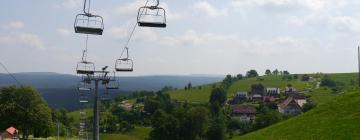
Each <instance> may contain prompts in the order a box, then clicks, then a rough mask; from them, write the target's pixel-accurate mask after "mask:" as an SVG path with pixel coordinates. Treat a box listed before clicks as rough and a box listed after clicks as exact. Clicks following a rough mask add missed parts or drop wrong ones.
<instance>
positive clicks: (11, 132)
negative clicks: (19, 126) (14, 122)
mask: <svg viewBox="0 0 360 140" xmlns="http://www.w3.org/2000/svg"><path fill="white" fill-rule="evenodd" d="M6 132H8V133H9V134H11V135H14V134H15V133H16V129H15V128H14V127H9V128H8V129H6Z"/></svg>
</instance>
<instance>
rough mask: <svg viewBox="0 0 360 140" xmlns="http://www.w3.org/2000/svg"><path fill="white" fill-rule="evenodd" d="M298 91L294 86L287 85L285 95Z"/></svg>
mask: <svg viewBox="0 0 360 140" xmlns="http://www.w3.org/2000/svg"><path fill="white" fill-rule="evenodd" d="M293 93H296V89H295V88H294V87H292V86H287V87H286V88H285V96H288V95H289V94H293Z"/></svg>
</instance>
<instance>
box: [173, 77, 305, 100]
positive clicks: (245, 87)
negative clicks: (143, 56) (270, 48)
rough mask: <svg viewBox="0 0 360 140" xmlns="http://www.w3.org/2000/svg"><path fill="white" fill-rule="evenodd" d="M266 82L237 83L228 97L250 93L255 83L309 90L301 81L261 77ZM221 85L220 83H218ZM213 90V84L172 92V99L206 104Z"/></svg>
mask: <svg viewBox="0 0 360 140" xmlns="http://www.w3.org/2000/svg"><path fill="white" fill-rule="evenodd" d="M261 78H263V79H264V80H263V81H259V80H257V78H248V79H243V80H239V81H237V82H235V83H234V84H233V85H232V86H230V88H229V90H228V92H227V94H228V97H231V96H233V95H234V93H235V92H236V91H249V90H250V86H251V85H252V84H254V83H262V84H263V85H264V86H265V87H278V88H280V89H282V90H284V88H285V87H286V85H287V84H289V83H290V84H292V85H293V86H294V87H295V88H297V89H298V90H303V89H305V88H307V82H302V81H300V80H292V81H287V80H282V77H281V76H264V77H261ZM218 85H219V83H218ZM211 89H212V84H210V85H205V86H202V89H201V90H199V89H197V88H196V89H191V90H183V89H182V90H175V91H171V92H170V96H171V98H172V99H177V100H180V101H184V100H189V101H191V102H201V103H206V102H208V101H209V97H210V92H211Z"/></svg>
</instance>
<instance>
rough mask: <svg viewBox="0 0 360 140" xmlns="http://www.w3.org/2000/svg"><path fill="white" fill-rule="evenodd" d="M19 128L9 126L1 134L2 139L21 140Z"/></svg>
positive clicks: (0, 139) (0, 138)
mask: <svg viewBox="0 0 360 140" xmlns="http://www.w3.org/2000/svg"><path fill="white" fill-rule="evenodd" d="M18 133H19V132H18V130H17V129H16V128H14V127H9V128H8V129H6V130H5V131H4V132H2V133H1V135H0V140H19V137H18Z"/></svg>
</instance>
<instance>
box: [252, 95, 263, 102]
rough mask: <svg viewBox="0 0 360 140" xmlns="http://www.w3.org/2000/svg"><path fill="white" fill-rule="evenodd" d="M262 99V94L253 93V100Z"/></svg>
mask: <svg viewBox="0 0 360 140" xmlns="http://www.w3.org/2000/svg"><path fill="white" fill-rule="evenodd" d="M262 99H263V96H262V95H261V94H253V95H252V96H251V100H252V101H262Z"/></svg>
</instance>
